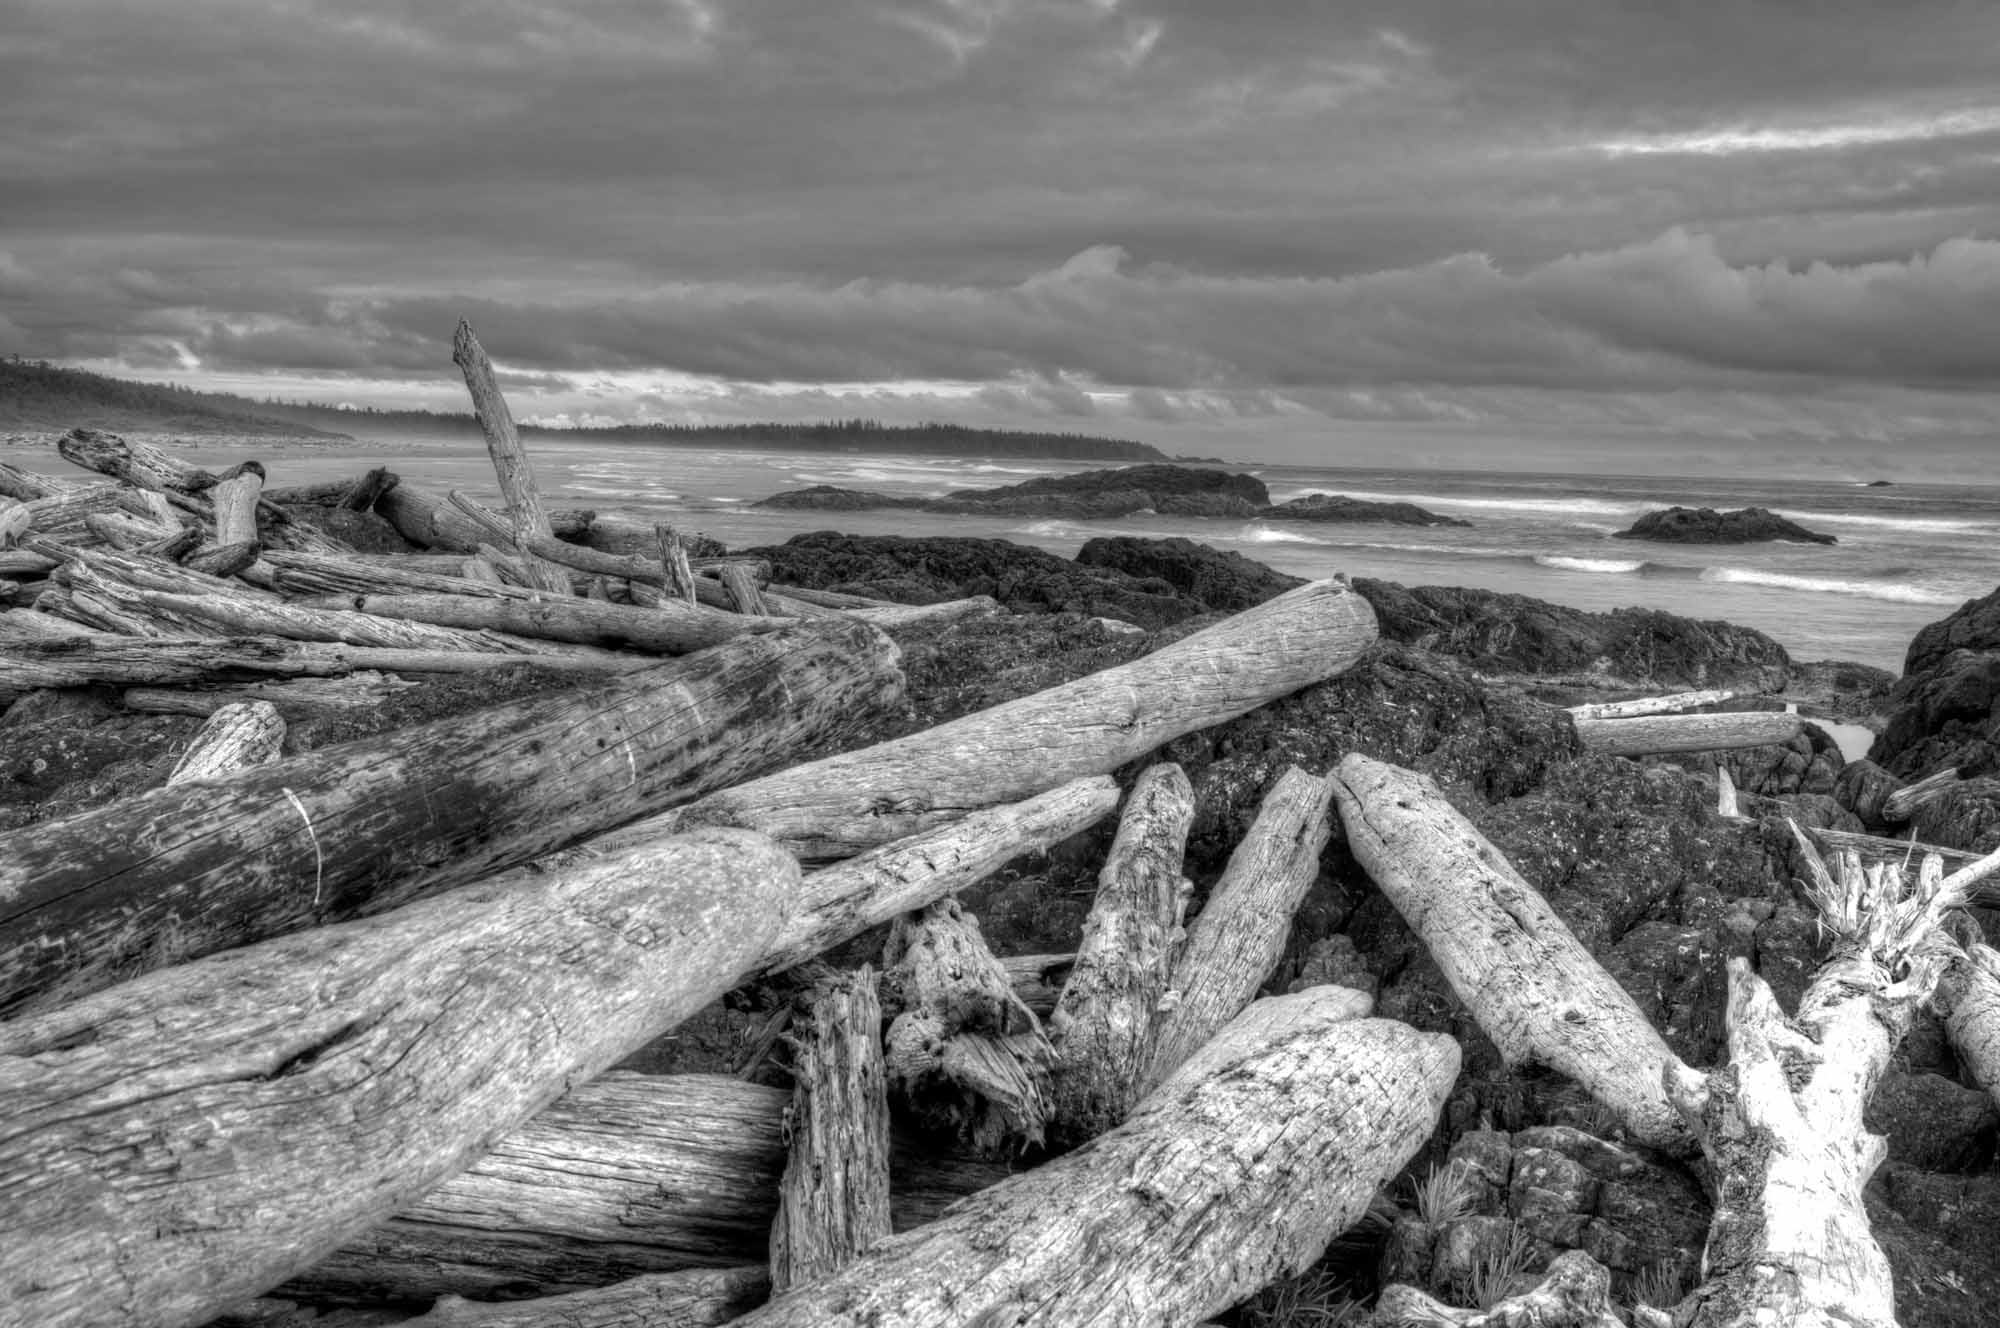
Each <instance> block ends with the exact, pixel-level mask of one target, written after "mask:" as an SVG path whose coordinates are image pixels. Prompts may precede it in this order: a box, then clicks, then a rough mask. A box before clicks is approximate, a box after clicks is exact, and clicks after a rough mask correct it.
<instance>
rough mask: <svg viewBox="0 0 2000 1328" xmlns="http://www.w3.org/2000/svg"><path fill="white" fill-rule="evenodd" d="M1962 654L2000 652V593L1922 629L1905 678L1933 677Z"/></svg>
mask: <svg viewBox="0 0 2000 1328" xmlns="http://www.w3.org/2000/svg"><path fill="white" fill-rule="evenodd" d="M1960 650H1972V651H1978V652H1990V651H1996V650H2000V590H1995V591H1994V592H1993V593H1992V594H1990V595H1987V596H1985V597H1983V598H1981V599H1972V600H1967V601H1966V602H1965V603H1963V604H1961V605H1959V606H1958V608H1956V609H1954V610H1952V611H1951V612H1950V613H1948V614H1946V615H1945V616H1944V617H1942V618H1940V619H1938V620H1937V621H1936V622H1934V623H1929V624H1927V625H1926V626H1924V627H1922V628H1920V629H1918V631H1917V634H1916V635H1915V636H1914V637H1912V638H1911V639H1910V648H1909V650H1908V651H1906V652H1905V653H1904V656H1903V676H1904V677H1906V678H1907V677H1910V676H1911V675H1913V674H1918V673H1929V672H1931V671H1932V670H1934V669H1936V668H1937V667H1938V666H1939V665H1940V664H1943V663H1944V662H1945V661H1946V659H1947V658H1948V657H1949V656H1951V655H1952V654H1954V653H1956V652H1958V651H1960Z"/></svg>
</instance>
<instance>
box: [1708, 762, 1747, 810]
mask: <svg viewBox="0 0 2000 1328" xmlns="http://www.w3.org/2000/svg"><path fill="white" fill-rule="evenodd" d="M1715 814H1716V815H1717V816H1720V817H1721V818H1722V819H1723V820H1725V821H1740V820H1742V819H1743V806H1742V803H1740V802H1739V801H1738V800H1737V797H1736V780H1735V778H1734V777H1733V776H1731V775H1730V773H1729V767H1728V766H1726V765H1717V766H1716V767H1715Z"/></svg>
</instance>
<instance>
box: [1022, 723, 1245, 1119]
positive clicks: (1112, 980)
mask: <svg viewBox="0 0 2000 1328" xmlns="http://www.w3.org/2000/svg"><path fill="white" fill-rule="evenodd" d="M1193 824H1194V789H1193V788H1192V787H1191V786H1190V785H1189V783H1188V777H1187V775H1186V774H1185V773H1184V772H1183V771H1182V770H1181V768H1180V767H1179V766H1177V765H1175V764H1173V763H1172V762H1163V763H1162V764H1159V765H1155V766H1151V767H1149V768H1148V769H1146V770H1145V771H1144V772H1142V773H1141V774H1140V776H1139V778H1138V779H1137V780H1136V781H1134V782H1133V785H1132V792H1131V793H1130V794H1129V795H1128V796H1127V797H1126V799H1125V810H1124V813H1123V815H1122V816H1121V817H1120V819H1119V822H1118V834H1117V836H1116V837H1115V838H1114V839H1113V840H1112V841H1111V849H1110V851H1109V852H1108V853H1107V854H1106V855H1105V859H1104V867H1103V869H1102V870H1101V871H1099V873H1098V876H1097V897H1096V899H1095V900H1094V901H1093V903H1092V904H1091V909H1090V916H1089V917H1087V918H1085V919H1084V923H1083V938H1082V940H1080V941H1079V942H1078V943H1077V950H1076V963H1075V965H1074V966H1073V967H1072V968H1071V969H1070V974H1069V980H1068V981H1067V982H1065V983H1064V984H1063V991H1062V996H1061V997H1060V998H1058V999H1057V1001H1056V1010H1055V1014H1054V1015H1053V1016H1051V1017H1050V1019H1049V1029H1048V1032H1049V1041H1050V1042H1051V1043H1053V1044H1054V1047H1055V1063H1054V1065H1053V1066H1052V1067H1051V1069H1050V1085H1049V1114H1050V1126H1051V1134H1052V1136H1053V1137H1054V1139H1055V1140H1056V1141H1057V1142H1058V1143H1062V1144H1066V1145H1070V1146H1074V1145H1076V1144H1080V1143H1082V1142H1084V1141H1085V1140H1087V1139H1094V1138H1096V1137H1097V1136H1098V1135H1100V1134H1102V1133H1104V1132H1105V1131H1106V1130H1108V1129H1110V1128H1111V1127H1112V1126H1114V1125H1116V1124H1117V1123H1118V1122H1119V1121H1121V1120H1124V1119H1125V1113H1126V1112H1127V1111H1129V1110H1130V1109H1131V1106H1132V1104H1133V1103H1134V1102H1136V1101H1138V1100H1139V1098H1141V1097H1143V1096H1144V1095H1145V1089H1144V1088H1143V1087H1142V1086H1141V1085H1140V1083H1139V1080H1140V1078H1141V1076H1142V1074H1143V1072H1144V1070H1145V1056H1146V1048H1147V1046H1148V1044H1149V1042H1150V1041H1151V1037H1152V1031H1153V1021H1154V1018H1155V1011H1156V1009H1157V1008H1158V1006H1159V1004H1160V999H1161V997H1163V996H1164V995H1165V994H1166V991H1167V987H1168V985H1169V981H1170V979H1171V976H1172V973H1173V966H1174V957H1175V955H1176V954H1177V953H1178V951H1179V948H1180V942H1181V916H1182V914H1183V913H1184V912H1185V911H1186V909H1187V901H1188V893H1189V885H1188V881H1187V878H1186V877H1184V876H1182V875H1181V865H1182V858H1183V855H1184V854H1185V853H1186V851H1187V837H1188V829H1189V827H1191V826H1192V825H1193ZM1231 1013H1232V1014H1234V1013H1235V1012H1234V1011H1231Z"/></svg>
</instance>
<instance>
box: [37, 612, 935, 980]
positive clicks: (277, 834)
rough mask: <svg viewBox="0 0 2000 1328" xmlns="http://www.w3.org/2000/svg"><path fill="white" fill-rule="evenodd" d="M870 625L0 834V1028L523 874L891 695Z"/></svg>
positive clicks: (732, 777)
mask: <svg viewBox="0 0 2000 1328" xmlns="http://www.w3.org/2000/svg"><path fill="white" fill-rule="evenodd" d="M899 660H900V655H899V654H898V652H897V650H896V648H895V646H894V644H893V643H892V642H890V641H889V640H888V638H886V637H884V636H883V635H882V634H881V633H879V632H877V631H876V630H875V629H874V628H872V627H868V626H865V625H864V624H861V623H847V624H842V625H839V626H835V627H827V628H815V629H811V630H809V631H802V632H796V633H782V632H781V633H770V634H764V635H758V636H746V637H741V638H739V639H738V640H737V641H734V642H731V643H729V644H727V645H724V646H721V647H718V648H717V649H715V650H711V651H705V652H703V653H701V654H699V655H690V656H687V657H686V658H685V659H682V660H678V661H674V662H672V663H668V664H662V665H660V666H658V667H657V668H656V669H654V670H652V671H648V672H646V673H641V674H637V675H634V676H632V677H631V678H628V679H621V680H616V681H612V682H606V683H603V684H599V685H595V686H590V687H585V688H580V689H577V690H574V691H570V692H566V693H562V694H558V695H555V696H553V697H538V698H531V699H528V700H523V701H517V702H511V703H508V704H505V705H500V706H494V707H490V708H489V709H486V710H483V711H476V712H473V713H470V714H465V715H459V716H455V717H453V718H450V719H445V720H440V721H438V722H436V723H433V724H427V725H423V726H421V727H418V728H415V729H410V730H406V731H403V732H400V733H390V734H384V735H378V736H375V737H370V738H363V739H359V740H357V741H354V742H349V743H343V744H340V745H337V746H333V747H327V748H322V749H320V750H318V751H314V752H309V753H306V754H304V755H302V756H297V757H293V758H291V759H290V760H286V761H279V762H275V763H273V764H270V765H266V766H260V767H258V768H256V769H254V770H248V771H244V772H243V773H241V774H239V775H237V776H236V777H235V778H233V779H232V780H230V781H229V783H228V784H227V786H226V792H224V791H223V790H219V789H217V788H216V787H214V786H212V785H197V786H184V787H178V788H167V789H158V790H154V791H153V792H150V793H146V794H142V795H140V796H139V797H135V798H127V799H125V800H123V801H121V802H118V803H114V804H112V805H110V806H107V807H104V808H100V809H98V810H95V811H91V812H87V813H83V814H81V815H78V816H72V817H67V818H64V819H62V820H57V821H49V822H44V823H40V824H37V825H33V826H28V827H25V828H23V829H21V830H17V831H14V832H12V833H10V834H7V835H0V1012H5V1011H10V1010H19V1009H20V1008H21V1007H22V1005H23V1003H24V1002H29V1001H31V1000H50V999H54V996H53V995H43V996H37V993H42V992H45V991H46V990H47V989H50V988H52V987H56V986H57V985H58V984H61V993H62V994H74V993H75V992H76V991H79V990H85V989H94V987H95V986H101V985H103V984H104V983H106V982H110V981H115V980H118V979H120V978H122V977H126V976H130V975H131V974H132V973H134V972H141V971H145V969H147V968H150V967H155V966H157V965H158V964H159V963H160V962H161V961H162V960H171V959H173V958H178V957H183V956H190V955H199V954H207V953H211V952H212V951H214V950H217V949H222V948H226V947H228V946H232V945H243V944H247V943H249V942H250V941H254V940H259V939H262V938H264V937H267V936H273V935H279V934H282V933H284V932H287V931H291V930H295V929H297V928H300V927H306V926H311V925H314V924H315V923H324V922H328V921H333V920H336V919H339V918H343V917H352V916H355V915H357V914H359V913H361V912H364V911H369V910H375V909H381V908H385V907H390V906H393V905H394V904H397V903H400V902H402V901H404V900H408V899H411V898H415V897H416V896H418V895H420V894H422V893H424V892H427V891H432V890H438V889H443V888H446V887H448V886H452V885H458V884H463V883H465V882H467V881H474V880H478V879H480V878H482V877H485V876H488V875H490V874H492V873H493V872H496V871H500V870H503V869H505V868H508V867H512V866H516V865H519V864H522V863H526V862H529V861H532V860H533V859H535V858H538V857H541V856H543V855H544V854H547V853H550V852H552V851H554V850H556V849H558V848H561V847H564V846H565V845H567V844H569V843H572V842H574V841H576V840H578V839H581V838H584V837H586V836H588V835H590V834H592V833H594V832H597V831H600V830H602V829H603V828H605V827H607V826H611V825H616V824H619V823H620V822H621V821H626V820H630V819H631V818H633V817H635V816H640V815H645V814H647V813H649V812H653V811H657V810H658V809H659V808H660V807H662V806H667V805H671V804H672V803H673V802H674V801H675V800H678V799H686V798H692V797H695V796H698V795H699V794H700V793H703V792H706V791H707V790H709V789H712V788H716V787H720V786H726V785H728V784H729V783H732V782H734V781H736V780H739V779H742V778H744V777H746V776H749V775H754V774H756V773H758V772H760V771H763V770H768V769H770V768H772V767H773V766H777V765H782V764H784V763H786V762H788V761H792V760H796V759H797V755H798V752H799V749H800V747H801V746H803V745H808V744H813V743H818V742H828V741H838V740H840V739H841V738H843V737H845V736H846V735H849V734H851V733H853V732H854V731H855V729H856V728H857V727H858V726H861V725H865V724H867V723H869V722H870V721H871V720H872V719H873V717H875V716H877V715H879V714H880V713H881V712H882V711H883V710H884V709H886V708H888V707H890V706H893V705H894V704H895V703H896V702H897V701H898V700H899V699H900V698H901V696H902V690H903V680H902V673H901V671H900V669H899V668H898V667H897V664H898V662H899Z"/></svg>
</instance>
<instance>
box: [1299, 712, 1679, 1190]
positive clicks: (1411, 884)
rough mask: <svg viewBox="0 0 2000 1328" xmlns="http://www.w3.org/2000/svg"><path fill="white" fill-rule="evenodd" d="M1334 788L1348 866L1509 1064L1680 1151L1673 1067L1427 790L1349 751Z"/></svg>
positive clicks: (1404, 773) (1650, 1032)
mask: <svg viewBox="0 0 2000 1328" xmlns="http://www.w3.org/2000/svg"><path fill="white" fill-rule="evenodd" d="M1616 722H1617V723H1621V724H1637V723H1642V722H1644V721H1641V720H1618V721H1616ZM1333 782H1334V783H1333V796H1334V800H1335V801H1336V802H1337V803H1338V804H1339V806H1340V818H1341V823H1342V824H1343V825H1344V826H1345V828H1346V831H1347V845H1348V848H1349V850H1350V851H1351V852H1352V853H1353V854H1354V857H1355V860H1356V861H1358V862H1359V863H1360V864H1361V866H1362V867H1363V868H1364V869H1365V870H1366V871H1367V872H1368V875H1369V876H1370V878H1372V879H1373V880H1374V882H1375V884H1376V885H1377V886H1379V887H1381V890H1382V893H1383V894H1385V895H1386V896H1388V898H1389V901H1390V902H1391V903H1392V904H1394V905H1395V906H1396V911H1397V912H1399V913H1401V914H1402V915H1403V920H1404V921H1405V922H1407V923H1409V924H1410V929H1411V930H1412V931H1414V932H1416V933H1417V935H1418V936H1419V937H1420V938H1421V939H1422V940H1423V942H1424V946H1425V948H1426V949H1428V950H1429V951H1430V954H1431V958H1432V959H1434V960H1436V961H1437V966H1438V968H1439V969H1440V970H1442V971H1443V973H1444V976H1445V980H1446V981H1448V982H1449V983H1450V984H1451V989H1452V990H1453V991H1454V992H1455V993H1457V995H1458V999H1459V1000H1461V1001H1463V1002H1464V1003H1465V1008H1466V1009H1467V1010H1468V1011H1470V1012H1471V1014H1472V1017H1473V1018H1474V1019H1475V1020H1477V1021H1478V1023H1479V1027H1480V1028H1481V1029H1482V1030H1484V1032H1485V1033H1486V1035H1487V1036H1488V1037H1489V1038H1491V1039H1492V1040H1493V1045H1494V1046H1495V1047H1497V1048H1498V1049H1499V1051H1500V1054H1501V1056H1502V1057H1504V1058H1505V1059H1506V1061H1507V1063H1508V1065H1510V1066H1518V1065H1522V1064H1525V1063H1537V1064H1541V1065H1546V1066H1548V1067H1549V1068H1550V1069H1553V1070H1557V1071H1560V1072H1561V1073H1563V1074H1565V1075H1568V1076H1569V1077H1570V1078H1571V1079H1574V1080H1575V1081H1576V1082H1577V1083H1579V1084H1581V1085H1582V1086H1583V1087H1584V1088H1585V1089H1587V1090H1588V1091H1589V1092H1590V1093H1591V1095H1592V1096H1594V1097H1595V1098H1596V1099H1597V1100H1598V1101H1600V1102H1602V1103H1603V1104H1604V1105H1605V1106H1607V1107H1609V1108H1610V1109H1611V1110H1612V1111H1613V1112H1614V1113H1616V1115H1617V1117H1618V1119H1619V1120H1620V1121H1621V1122H1622V1123H1623V1124H1624V1125H1625V1127H1626V1128H1627V1129H1628V1130H1629V1131H1631V1134H1632V1137H1633V1138H1635V1139H1637V1140H1638V1141H1640V1142H1641V1143H1644V1144H1647V1145H1649V1146H1651V1147H1654V1148H1662V1149H1666V1150H1669V1151H1675V1152H1680V1153H1686V1152H1689V1151H1691V1150H1692V1147H1693V1142H1694V1141H1693V1138H1692V1136H1691V1135H1689V1134H1688V1131H1687V1126H1686V1125H1685V1124H1684V1123H1683V1121H1682V1119H1681V1117H1680V1114H1679V1113H1678V1112H1676V1111H1675V1110H1674V1108H1673V1107H1672V1106H1671V1105H1670V1104H1669V1103H1668V1101H1667V1097H1666V1092H1665V1089H1664V1087H1663V1082H1662V1079H1661V1075H1662V1072H1663V1067H1667V1066H1677V1065H1679V1064H1680V1061H1679V1058H1678V1057H1676V1056H1675V1055H1674V1054H1673V1052H1671V1051H1669V1050H1668V1049H1667V1044H1666V1042H1665V1041H1664V1040H1663V1039H1662V1038H1661V1037H1660V1034H1659V1032H1658V1031H1657V1030H1655V1029H1654V1027H1653V1026H1652V1024H1651V1023H1649V1022H1648V1021H1647V1020H1646V1017H1645V1016H1644V1015H1642V1014H1641V1013H1640V1012H1639V1009H1638V1007H1637V1006H1636V1005H1634V1004H1633V1002H1632V998H1631V997H1630V996H1629V995H1627V994H1626V992H1625V989H1624V988H1623V987H1620V986H1619V985H1618V983H1617V981H1616V980H1615V979H1614V978H1612V976H1611V975H1610V974H1609V973H1606V972H1605V971H1604V968H1603V966H1602V965H1600V964H1599V963H1598V962H1597V960H1596V959H1595V958H1593V957H1592V956H1591V953H1590V951H1588V950H1586V949H1584V947H1583V944H1582V943H1581V942H1580V941H1578V940H1577V939H1576V936H1575V935H1574V934H1573V933H1571V931H1570V929H1569V928H1568V927H1567V926H1565V925H1564V924H1563V921H1562V919H1561V918H1560V917H1558V916H1556V914H1555V912H1554V911H1553V910H1552V909H1550V908H1549V906H1548V904H1547V903H1546V902H1545V901H1544V900H1543V899H1542V897H1541V896H1540V895H1539V894H1537V893H1536V892H1535V889H1534V887H1532V886H1530V885H1529V884H1528V883H1527V882H1526V881H1524V880H1522V879H1521V876H1520V873H1518V872H1516V871H1515V870H1514V868H1513V867H1512V866H1511V865H1510V864H1509V863H1508V861H1507V860H1506V858H1504V857H1503V856H1501V854H1500V852H1499V851H1498V850H1497V849H1495V848H1494V847H1493V846H1492V845H1491V844H1489V843H1487V842H1486V840H1485V838H1484V837H1482V836H1481V835H1480V833H1479V832H1478V831H1477V830H1475V829H1474V828H1473V827H1472V825H1471V823H1470V822H1468V821H1467V820H1466V819H1465V818H1464V817H1463V816H1461V815H1459V813H1458V811H1457V809H1456V808H1454V807H1453V806H1452V805H1451V803H1450V802H1448V801H1446V799H1445V797H1444V795H1443V794H1442V793H1440V792H1439V791H1438V788H1437V786H1436V785H1435V784H1433V783H1432V782H1431V781H1430V780H1429V779H1427V778H1425V777H1424V776H1422V775H1418V774H1413V773H1411V772H1410V771H1408V770H1404V769H1401V768H1400V767H1398V766H1393V765H1388V764H1386V763H1384V762H1381V761H1375V760H1371V759H1370V758H1368V757H1365V756H1361V755H1358V754H1355V755H1349V756H1346V757H1344V758H1342V760H1341V762H1340V765H1339V767H1338V768H1337V769H1336V771H1335V773H1334V776H1333Z"/></svg>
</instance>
